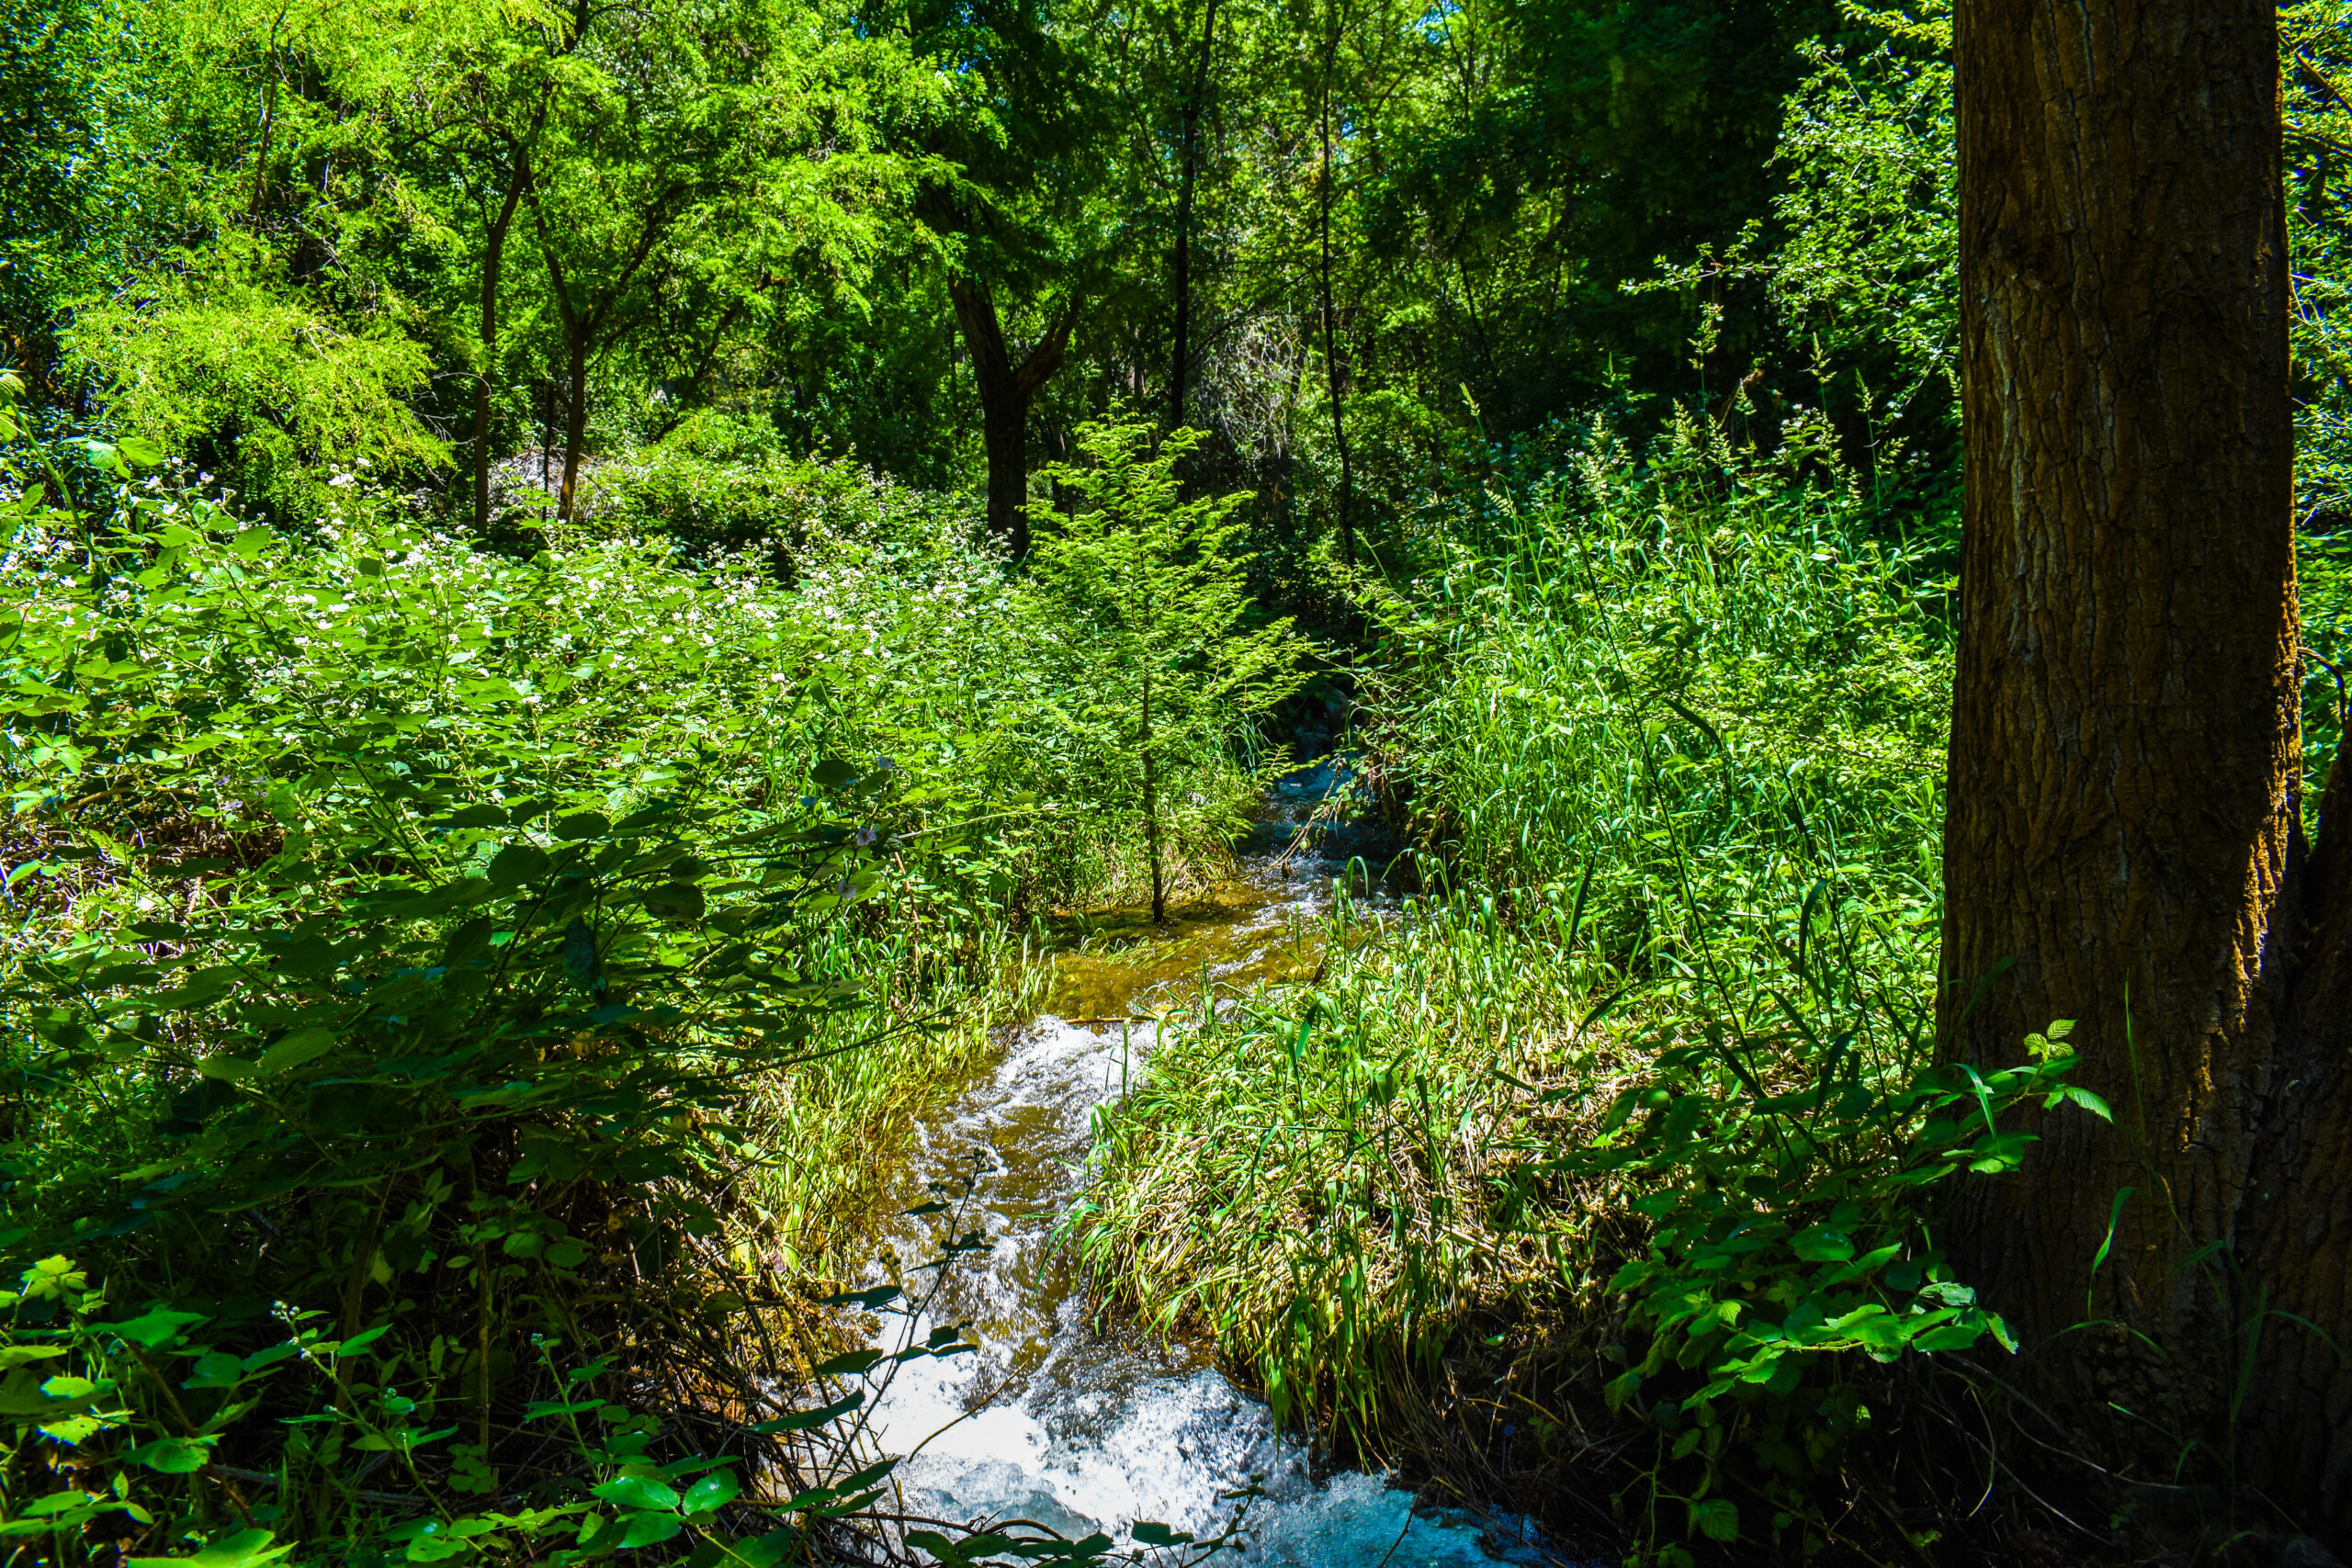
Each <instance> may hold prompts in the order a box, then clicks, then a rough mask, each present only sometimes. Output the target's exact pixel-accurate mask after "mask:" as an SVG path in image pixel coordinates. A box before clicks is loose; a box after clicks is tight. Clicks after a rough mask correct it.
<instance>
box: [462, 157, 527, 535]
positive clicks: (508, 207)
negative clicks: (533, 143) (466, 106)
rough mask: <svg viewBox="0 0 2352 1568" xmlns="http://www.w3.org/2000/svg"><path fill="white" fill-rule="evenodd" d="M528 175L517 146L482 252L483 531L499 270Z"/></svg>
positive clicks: (477, 467)
mask: <svg viewBox="0 0 2352 1568" xmlns="http://www.w3.org/2000/svg"><path fill="white" fill-rule="evenodd" d="M535 128H536V127H535ZM530 178H531V165H530V155H529V154H528V153H527V152H524V151H522V150H519V149H518V150H517V151H516V152H515V172H514V175H513V176H512V178H510V179H509V180H508V182H507V186H506V199H505V200H504V202H503V203H502V204H501V205H500V207H499V209H498V217H497V218H496V220H493V221H492V224H491V226H490V232H489V236H488V242H487V243H486V244H485V245H484V247H483V252H482V264H481V365H479V366H478V367H475V371H474V526H475V527H476V528H479V529H481V530H483V531H484V532H487V531H488V530H489V528H490V375H491V370H492V367H493V366H494V365H495V364H496V363H497V360H498V274H499V268H500V266H501V265H503V263H504V261H505V257H506V231H507V230H508V229H509V228H510V227H511V226H512V225H513V223H514V221H515V209H516V208H517V207H519V206H520V205H522V201H523V187H524V186H526V185H527V184H529V183H530Z"/></svg>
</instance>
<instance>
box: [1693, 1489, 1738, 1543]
mask: <svg viewBox="0 0 2352 1568" xmlns="http://www.w3.org/2000/svg"><path fill="white" fill-rule="evenodd" d="M1691 1533H1692V1534H1694V1535H1702V1536H1705V1537H1706V1538H1707V1539H1708V1540H1721V1541H1734V1540H1738V1539H1739V1505H1738V1504H1736V1503H1735V1502H1733V1501H1732V1500H1731V1499H1730V1498H1728V1497H1710V1498H1708V1499H1707V1500H1706V1501H1705V1502H1702V1503H1693V1504H1691Z"/></svg>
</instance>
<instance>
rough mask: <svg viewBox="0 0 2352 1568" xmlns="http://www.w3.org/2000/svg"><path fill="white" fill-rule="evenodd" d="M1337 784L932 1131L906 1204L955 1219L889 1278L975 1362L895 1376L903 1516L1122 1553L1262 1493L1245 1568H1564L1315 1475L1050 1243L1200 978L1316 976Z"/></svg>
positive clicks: (1232, 1394)
mask: <svg viewBox="0 0 2352 1568" xmlns="http://www.w3.org/2000/svg"><path fill="white" fill-rule="evenodd" d="M1336 779H1337V768H1336V765H1335V764H1331V763H1325V764H1323V765H1322V766H1320V767H1317V768H1313V769H1309V770H1306V771H1304V772H1302V773H1298V774H1295V775H1293V776H1292V777H1291V778H1290V779H1288V780H1286V781H1284V782H1283V784H1282V785H1280V786H1278V787H1277V789H1276V791H1275V795H1274V800H1273V803H1272V810H1271V811H1270V814H1269V818H1268V821H1267V823H1266V825H1265V828H1264V829H1263V831H1262V832H1261V835H1260V837H1259V839H1258V840H1255V841H1253V845H1252V850H1253V852H1252V853H1250V854H1248V855H1246V856H1245V857H1244V859H1243V863H1242V864H1243V871H1244V875H1243V877H1242V878H1241V879H1240V880H1238V881H1237V882H1235V883H1233V884H1231V885H1229V886H1226V887H1223V888H1220V889H1218V890H1217V891H1216V893H1215V894H1213V895H1212V896H1210V897H1204V898H1203V899H1200V900H1198V901H1195V902H1193V903H1192V904H1189V905H1186V906H1184V907H1182V908H1177V909H1174V910H1172V911H1171V916H1172V918H1171V922H1170V924H1171V926H1172V928H1173V929H1172V930H1171V931H1165V932H1154V931H1150V930H1149V929H1148V926H1147V925H1146V923H1145V920H1144V919H1143V917H1141V916H1127V917H1113V918H1108V919H1100V920H1096V921H1091V922H1089V924H1090V925H1091V928H1092V930H1091V932H1090V934H1088V935H1087V937H1086V940H1085V941H1084V942H1082V943H1080V945H1079V947H1078V950H1077V951H1074V952H1069V953H1064V954H1063V955H1061V956H1060V957H1059V958H1058V959H1057V962H1056V975H1055V980H1056V984H1055V987H1054V990H1053V992H1052V994H1051V995H1050V996H1049V998H1048V1005H1049V1006H1050V1008H1051V1009H1052V1010H1051V1011H1049V1012H1048V1013H1046V1015H1045V1016H1042V1017H1040V1018H1038V1019H1036V1020H1035V1021H1033V1022H1031V1023H1030V1024H1029V1025H1027V1026H1026V1027H1025V1028H1023V1029H1022V1030H1020V1031H1019V1032H1017V1033H1016V1034H1015V1035H1014V1037H1013V1038H1012V1042H1011V1043H1010V1045H1009V1046H1008V1048H1007V1049H1006V1051H1005V1053H1004V1055H1003V1056H1002V1058H1001V1060H999V1061H998V1062H996V1063H995V1064H994V1065H993V1066H990V1067H988V1068H986V1069H983V1071H982V1072H981V1073H980V1074H979V1076H978V1077H977V1078H976V1079H975V1081H973V1082H972V1083H971V1084H970V1085H969V1086H968V1087H967V1089H966V1091H965V1093H964V1094H963V1097H962V1099H961V1101H960V1103H958V1104H957V1106H956V1109H955V1111H954V1112H953V1114H952V1115H950V1116H948V1117H946V1118H944V1119H942V1120H941V1121H939V1122H936V1123H934V1124H933V1125H932V1126H931V1127H929V1128H928V1129H926V1131H925V1133H924V1134H923V1137H922V1143H921V1145H920V1147H919V1148H917V1149H916V1150H915V1151H914V1153H913V1156H912V1158H911V1159H910V1162H909V1169H908V1174H907V1180H906V1187H905V1193H906V1197H907V1201H906V1202H905V1203H904V1204H903V1205H901V1207H904V1208H915V1207H917V1206H918V1205H919V1204H921V1203H922V1202H923V1201H926V1200H931V1201H940V1200H944V1201H948V1202H949V1204H950V1207H949V1209H948V1210H947V1211H946V1212H945V1213H933V1214H931V1215H927V1216H922V1217H919V1218H910V1219H907V1220H904V1221H902V1222H900V1225H901V1229H900V1230H899V1234H897V1235H894V1236H892V1237H891V1238H890V1247H891V1250H892V1251H893V1252H894V1253H895V1254H896V1256H897V1258H898V1260H899V1264H898V1269H897V1270H896V1271H895V1272H896V1276H897V1277H898V1278H899V1279H902V1280H906V1281H907V1283H908V1287H909V1289H910V1292H913V1291H915V1290H917V1289H918V1288H919V1286H920V1283H921V1282H922V1281H926V1280H932V1279H933V1278H937V1279H938V1285H937V1289H936V1292H935V1293H934V1294H933V1296H932V1297H931V1299H930V1300H929V1301H928V1302H927V1303H925V1307H924V1311H923V1313H922V1314H921V1315H920V1317H919V1318H918V1319H917V1320H916V1322H915V1323H914V1325H913V1329H914V1333H915V1337H916V1338H917V1339H918V1340H920V1339H921V1338H922V1337H923V1336H924V1335H926V1334H928V1333H929V1331H930V1330H931V1329H932V1328H933V1326H934V1325H966V1332H967V1337H969V1338H971V1339H973V1340H975V1341H977V1343H978V1346H979V1347H980V1348H979V1351H978V1354H973V1355H959V1356H955V1357H950V1358H944V1359H917V1360H912V1361H910V1362H907V1363H905V1364H903V1365H900V1366H899V1367H898V1368H897V1369H896V1370H895V1371H894V1373H893V1375H892V1377H891V1380H890V1382H889V1383H888V1386H887V1388H886V1390H885V1391H884V1393H882V1395H881V1397H880V1398H879V1399H878V1401H877V1402H876V1406H875V1409H874V1411H873V1416H872V1426H871V1427H870V1431H871V1434H872V1436H873V1437H874V1438H876V1441H877V1443H878V1445H879V1447H880V1449H881V1450H882V1451H884V1452H886V1453H894V1454H902V1455H908V1456H910V1457H909V1458H907V1459H906V1460H905V1461H902V1462H901V1464H900V1465H899V1470H898V1473H897V1477H896V1479H897V1481H898V1483H899V1485H900V1486H901V1487H902V1488H903V1490H902V1493H901V1496H902V1498H903V1506H904V1508H905V1510H906V1512H907V1513H909V1514H910V1515H920V1516H927V1517H932V1518H936V1519H943V1520H951V1521H964V1520H978V1519H982V1518H988V1519H996V1520H1011V1519H1027V1520H1033V1521H1035V1522H1036V1523H1039V1524H1043V1525H1046V1526H1049V1527H1051V1528H1052V1529H1056V1530H1058V1531H1060V1532H1062V1533H1064V1534H1065V1535H1069V1536H1072V1537H1076V1536H1081V1535H1085V1534H1087V1533H1089V1532H1091V1531H1094V1530H1098V1529H1099V1530H1103V1531H1105V1532H1107V1533H1110V1534H1111V1535H1113V1536H1114V1538H1121V1539H1124V1536H1125V1530H1126V1528H1127V1527H1129V1526H1131V1525H1133V1524H1134V1523H1136V1521H1138V1520H1155V1521H1159V1522H1161V1523H1165V1524H1168V1525H1170V1526H1172V1527H1174V1528H1175V1529H1180V1530H1188V1531H1192V1532H1193V1533H1195V1534H1196V1535H1200V1536H1203V1537H1206V1536H1209V1535H1212V1534H1215V1533H1216V1532H1217V1531H1218V1530H1220V1529H1224V1528H1225V1527H1226V1526H1227V1524H1228V1523H1230V1521H1231V1519H1232V1517H1233V1514H1234V1509H1235V1506H1236V1505H1235V1503H1234V1502H1233V1501H1231V1500H1228V1499H1227V1497H1226V1496H1225V1494H1227V1493H1229V1492H1231V1491H1233V1490H1235V1489H1237V1488H1239V1487H1242V1486H1245V1485H1248V1484H1249V1483H1250V1481H1251V1478H1253V1477H1254V1478H1256V1480H1257V1484H1258V1485H1259V1486H1261V1488H1262V1489H1263V1495H1262V1496H1261V1497H1259V1498H1257V1499H1255V1500H1254V1501H1252V1502H1251V1503H1250V1505H1249V1508H1248V1514H1247V1517H1246V1519H1245V1520H1244V1522H1243V1526H1242V1529H1241V1531H1240V1535H1241V1537H1242V1539H1243V1540H1246V1541H1247V1542H1248V1545H1247V1547H1246V1548H1245V1549H1244V1550H1243V1551H1242V1552H1241V1553H1240V1555H1239V1558H1238V1561H1239V1562H1248V1563H1253V1564H1267V1565H1275V1564H1282V1565H1287V1568H1342V1565H1345V1568H1357V1565H1362V1568H1379V1565H1381V1564H1387V1565H1388V1568H1435V1565H1446V1568H1453V1565H1466V1564H1473V1563H1493V1562H1524V1563H1548V1562H1553V1561H1555V1560H1554V1559H1553V1558H1552V1557H1550V1556H1549V1555H1548V1554H1546V1553H1545V1552H1544V1551H1542V1550H1541V1548H1540V1547H1539V1546H1537V1545H1536V1544H1534V1543H1533V1542H1532V1540H1527V1539H1524V1537H1525V1533H1526V1532H1525V1531H1524V1530H1523V1529H1521V1528H1514V1527H1513V1526H1512V1525H1511V1524H1510V1521H1503V1522H1501V1523H1499V1524H1498V1522H1497V1521H1495V1520H1492V1519H1488V1520H1485V1521H1482V1522H1479V1523H1474V1522H1472V1521H1470V1520H1467V1519H1465V1518H1463V1517H1459V1516H1453V1515H1447V1514H1441V1513H1438V1512H1436V1511H1432V1510H1424V1511H1419V1512H1417V1511H1416V1510H1415V1508H1414V1506H1413V1504H1414V1499H1413V1496H1412V1495H1411V1494H1410V1493H1409V1492H1406V1491H1403V1490H1399V1489H1394V1488H1391V1487H1390V1486H1388V1485H1387V1484H1386V1483H1385V1482H1384V1481H1383V1480H1381V1479H1380V1478H1379V1477H1376V1476H1373V1475H1368V1474H1365V1473H1363V1472H1356V1471H1340V1472H1336V1473H1333V1472H1329V1471H1328V1470H1326V1469H1324V1468H1321V1467H1318V1466H1317V1465H1316V1464H1314V1463H1313V1462H1311V1459H1310V1455H1309V1454H1308V1452H1307V1451H1306V1448H1305V1447H1304V1446H1303V1444H1302V1443H1301V1442H1300V1441H1299V1440H1298V1439H1297V1438H1278V1437H1277V1435H1276V1434H1275V1432H1274V1429H1273V1424H1272V1418H1271V1416H1270V1415H1269V1413H1268V1412H1267V1410H1266V1408H1265V1407H1264V1406H1263V1405H1262V1404H1258V1403H1257V1402H1256V1401H1254V1400H1251V1399H1250V1398H1249V1397H1247V1396H1246V1395H1244V1394H1243V1393H1240V1392H1239V1391H1238V1389H1236V1388H1235V1387H1234V1385H1233V1384H1231V1383H1229V1382H1227V1381H1226V1379H1225V1378H1224V1377H1223V1376H1222V1375H1221V1374H1219V1373H1218V1371H1216V1368H1215V1367H1214V1366H1213V1365H1212V1364H1211V1362H1210V1359H1209V1357H1208V1356H1207V1354H1206V1353H1205V1350H1204V1348H1203V1347H1201V1346H1199V1345H1196V1344H1188V1343H1183V1342H1177V1343H1173V1344H1170V1343H1167V1342H1164V1341H1159V1340H1156V1339H1150V1338H1147V1337H1143V1336H1142V1335H1140V1334H1137V1333H1135V1332H1133V1331H1129V1330H1125V1329H1122V1328H1120V1327H1118V1326H1115V1325H1114V1327H1112V1328H1110V1329H1107V1330H1102V1329H1098V1328H1097V1327H1095V1326H1093V1325H1091V1322H1090V1316H1091V1314H1090V1312H1089V1310H1088V1305H1087V1303H1086V1301H1085V1300H1084V1297H1083V1294H1082V1292H1081V1291H1080V1288H1079V1285H1078V1281H1077V1280H1075V1279H1074V1278H1073V1275H1074V1268H1073V1265H1072V1263H1071V1261H1070V1260H1069V1258H1067V1257H1066V1256H1065V1255H1064V1254H1063V1253H1062V1252H1061V1251H1060V1250H1059V1249H1057V1248H1056V1247H1053V1246H1052V1245H1051V1243H1050V1235H1049V1233H1050V1230H1051V1227H1052V1224H1053V1222H1054V1220H1055V1218H1056V1217H1057V1214H1058V1213H1060V1212H1061V1210H1062V1208H1063V1207H1064V1205H1065V1204H1066V1203H1067V1202H1068V1201H1069V1197H1070V1195H1071V1193H1072V1192H1073V1191H1074V1190H1075V1189H1076V1188H1077V1186H1078V1184H1079V1182H1080V1180H1081V1179H1082V1177H1083V1165H1084V1161H1085V1157H1086V1150H1087V1144H1088V1134H1089V1130H1090V1125H1091V1116H1092V1114H1093V1112H1094V1111H1095V1110H1096V1108H1097V1107H1100V1106H1103V1105H1105V1104H1107V1103H1109V1102H1111V1101H1114V1100H1116V1099H1117V1098H1118V1097H1119V1096H1120V1095H1121V1094H1122V1093H1123V1092H1124V1091H1125V1089H1126V1088H1127V1086H1129V1085H1130V1084H1131V1083H1133V1082H1134V1081H1135V1079H1136V1077H1137V1075H1139V1074H1141V1073H1144V1072H1148V1070H1149V1066H1148V1064H1149V1060H1150V1055H1151V1044H1152V1038H1153V1033H1154V1030H1155V1025H1153V1024H1152V1023H1150V1022H1148V1021H1141V1020H1143V1019H1144V1018H1146V1017H1147V1015H1148V1014H1149V1013H1150V1012H1151V1011H1152V1010H1154V1009H1155V1008H1158V1007H1164V1006H1169V1005H1178V1004H1179V1003H1180V999H1185V1000H1186V1002H1187V1005H1194V1006H1197V1005H1199V1003H1198V1000H1197V998H1199V996H1200V994H1201V993H1200V985H1201V982H1202V981H1203V980H1204V978H1205V979H1207V980H1210V981H1213V982H1217V983H1219V984H1221V985H1227V986H1229V985H1242V984H1247V983H1249V982H1250V981H1253V980H1256V979H1261V978H1267V979H1282V978H1288V977H1294V976H1304V975H1305V974H1306V973H1308V972H1310V971H1311V970H1312V968H1313V966H1314V964H1315V960H1316V955H1317V942H1319V940H1320V930H1321V925H1322V920H1321V917H1322V915H1323V914H1324V913H1325V911H1327V910H1328V908H1329V902H1330V887H1331V882H1332V879H1333V877H1334V876H1335V875H1336V874H1340V872H1341V870H1342V868H1343V865H1344V863H1345V862H1344V859H1343V854H1342V852H1343V850H1344V849H1345V847H1346V846H1345V844H1344V842H1335V841H1334V840H1335V839H1336V838H1338V835H1320V834H1309V835H1305V837H1306V842H1304V843H1303V844H1302V843H1300V842H1299V840H1300V838H1301V833H1300V829H1302V828H1303V827H1304V826H1305V825H1306V820H1307V818H1308V817H1309V815H1310V814H1311V813H1312V811H1313V810H1314V808H1315V807H1316V806H1317V804H1318V803H1319V802H1320V801H1322V800H1323V799H1324V798H1325V797H1326V796H1327V795H1328V794H1329V791H1330V790H1331V789H1332V787H1333V786H1334V784H1335V782H1336ZM1285 846H1289V847H1292V848H1293V850H1294V851H1295V852H1292V853H1290V854H1288V855H1287V856H1286V855H1285V854H1284V853H1283V850H1284V848H1285ZM948 1236H953V1237H956V1238H958V1239H959V1240H961V1241H962V1242H963V1244H964V1245H965V1246H966V1247H967V1248H968V1250H966V1251H964V1252H963V1253H962V1254H961V1255H960V1257H959V1258H957V1260H956V1264H955V1266H954V1267H952V1268H950V1269H947V1270H945V1271H944V1275H941V1276H934V1275H930V1274H925V1273H922V1272H921V1271H920V1266H921V1265H922V1263H923V1262H924V1261H925V1260H926V1259H931V1258H937V1257H938V1256H940V1247H941V1244H942V1241H943V1239H944V1238H945V1237H948ZM1509 1538H1518V1539H1509ZM1219 1561H1225V1562H1233V1561H1236V1559H1235V1558H1234V1557H1232V1556H1224V1557H1221V1558H1220V1559H1219Z"/></svg>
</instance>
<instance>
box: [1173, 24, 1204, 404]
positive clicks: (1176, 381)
mask: <svg viewBox="0 0 2352 1568" xmlns="http://www.w3.org/2000/svg"><path fill="white" fill-rule="evenodd" d="M1215 49H1216V0H1209V3H1208V16H1207V17H1206V19H1205V20H1204V21H1203V22H1202V24H1201V52H1200V57H1199V58H1198V59H1197V60H1195V61H1194V62H1193V91H1192V95H1191V96H1189V97H1187V98H1186V99H1185V100H1184V172H1183V175H1182V183H1181V184H1180V185H1179V186H1178V187H1177V192H1176V265H1175V273H1176V276H1175V278H1174V285H1175V288H1174V292H1175V295H1176V342H1175V344H1174V352H1173V353H1172V354H1171V355H1170V364H1169V367H1168V428H1169V429H1170V430H1181V429H1182V428H1183V426H1184V389H1185V388H1186V386H1187V385H1188V384H1189V383H1190V382H1191V380H1192V374H1193V367H1192V356H1193V187H1194V186H1197V185H1198V184H1199V183H1200V170H1201V109H1202V106H1203V105H1204V103H1205V101H1206V100H1207V98H1208V92H1209V56H1210V54H1211V52H1212V51H1214V50H1215Z"/></svg>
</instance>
